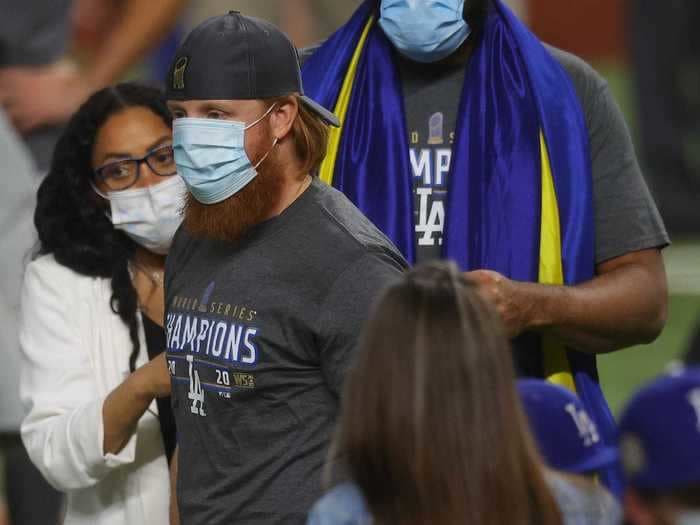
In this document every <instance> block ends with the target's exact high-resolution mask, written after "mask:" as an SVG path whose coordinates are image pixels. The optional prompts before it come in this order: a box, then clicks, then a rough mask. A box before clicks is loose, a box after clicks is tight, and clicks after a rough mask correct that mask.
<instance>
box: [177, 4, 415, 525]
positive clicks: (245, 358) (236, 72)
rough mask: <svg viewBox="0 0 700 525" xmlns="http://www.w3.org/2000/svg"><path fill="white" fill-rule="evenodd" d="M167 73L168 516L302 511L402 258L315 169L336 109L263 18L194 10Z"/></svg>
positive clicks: (209, 519) (292, 514) (217, 520)
mask: <svg viewBox="0 0 700 525" xmlns="http://www.w3.org/2000/svg"><path fill="white" fill-rule="evenodd" d="M168 84H169V85H168V104H169V106H170V109H171V112H172V114H173V117H174V119H175V120H174V132H173V135H174V144H173V147H174V151H175V159H176V162H177V166H178V171H179V173H180V175H181V176H182V177H183V179H184V180H185V182H186V184H187V186H188V189H189V195H188V200H187V204H186V207H185V219H184V224H183V228H182V229H181V230H180V231H179V232H178V234H177V236H176V238H175V240H174V243H173V246H172V248H171V251H170V257H169V259H168V262H167V268H166V283H165V284H166V305H167V306H166V308H167V312H166V326H167V346H168V348H167V359H168V367H169V370H170V374H171V377H172V392H173V393H172V399H173V406H174V413H175V418H176V423H177V428H178V446H179V451H178V457H177V470H178V474H177V490H176V492H177V504H178V507H179V515H180V517H181V520H182V522H183V523H207V524H211V525H214V524H224V523H226V524H228V523H234V522H235V523H246V524H252V523H260V524H263V523H264V524H272V523H303V522H304V521H305V517H306V513H307V511H308V510H309V508H310V506H311V504H312V503H313V501H314V500H315V499H316V498H317V497H318V496H319V495H320V491H321V483H320V472H321V470H322V465H323V462H324V459H325V454H326V449H327V445H328V442H329V438H330V435H331V432H332V428H333V425H334V423H335V420H336V414H337V412H338V401H339V394H340V389H341V385H342V380H343V374H344V372H345V370H346V367H347V364H348V362H349V360H350V359H351V358H352V356H353V353H354V351H355V348H356V346H357V343H358V336H359V334H360V330H361V325H362V323H363V321H364V320H365V318H366V317H367V315H368V312H369V308H370V304H371V302H372V300H373V299H374V296H375V294H376V293H377V292H378V291H379V290H380V289H381V288H382V287H383V286H384V285H385V284H388V283H389V282H391V281H392V280H394V279H395V278H397V277H399V276H400V274H401V272H402V271H403V270H404V269H405V267H406V263H405V261H404V259H403V258H402V256H401V255H400V253H399V252H398V251H397V249H396V248H395V247H394V246H393V245H392V244H391V242H390V241H389V240H388V239H387V238H386V237H385V236H384V235H383V234H382V233H380V232H379V230H377V229H376V228H375V227H374V226H373V225H372V224H371V223H370V222H369V221H368V220H367V219H366V218H365V217H364V216H363V215H362V214H361V213H360V212H359V211H358V210H357V208H355V207H354V206H353V205H352V204H351V203H350V201H349V200H347V199H346V198H345V197H344V196H343V195H342V194H341V193H340V192H338V191H336V190H334V189H333V188H331V187H329V186H327V185H325V184H324V183H322V182H320V181H319V180H318V179H317V178H316V177H314V176H313V174H314V173H315V172H316V170H317V167H318V165H319V164H320V162H321V160H322V158H323V156H324V155H325V152H326V147H327V136H328V129H327V125H328V124H330V125H337V119H336V117H335V116H334V115H333V114H332V113H330V112H328V111H327V110H325V109H323V108H322V107H320V106H319V105H317V104H316V103H315V102H313V101H312V100H310V99H308V98H307V97H305V96H304V95H303V88H302V85H301V75H300V71H299V62H298V58H297V53H296V50H295V49H294V47H293V46H292V44H291V43H290V42H289V40H288V39H287V38H286V37H285V36H284V35H283V34H282V33H281V32H280V31H279V30H278V29H277V28H276V27H274V26H273V25H271V24H268V23H266V22H263V21H261V20H256V19H253V18H248V17H245V16H242V15H241V14H240V13H238V12H230V13H229V14H227V15H224V16H220V17H216V18H212V19H210V20H208V21H206V22H204V23H203V24H202V25H200V26H199V27H197V28H196V29H195V30H194V31H193V32H192V33H191V34H190V35H189V36H188V38H187V39H186V40H185V42H184V43H183V45H182V47H181V48H180V50H179V51H178V53H177V55H176V57H175V60H174V63H173V66H172V69H171V73H170V77H169V82H168Z"/></svg>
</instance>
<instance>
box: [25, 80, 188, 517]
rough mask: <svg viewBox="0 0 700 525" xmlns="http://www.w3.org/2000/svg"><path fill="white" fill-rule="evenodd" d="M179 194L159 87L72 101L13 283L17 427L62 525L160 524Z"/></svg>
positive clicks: (169, 428)
mask: <svg viewBox="0 0 700 525" xmlns="http://www.w3.org/2000/svg"><path fill="white" fill-rule="evenodd" d="M185 191H186V190H185V186H184V183H183V182H182V180H181V179H180V177H179V176H178V175H177V172H176V167H175V162H174V159H173V152H172V137H171V117H170V112H169V111H168V108H167V106H166V104H165V100H164V98H163V95H162V93H161V92H160V91H158V90H156V89H153V88H148V87H143V86H139V85H135V84H120V85H117V86H115V87H109V88H105V89H103V90H101V91H99V92H97V93H96V94H94V95H93V96H91V97H90V98H89V99H88V100H87V102H85V104H84V105H83V106H81V108H80V109H79V110H78V112H77V113H76V114H75V115H74V116H73V117H72V119H71V120H70V121H69V122H68V124H67V126H66V129H65V131H64V132H63V134H62V135H61V137H60V139H59V141H58V144H57V147H56V153H55V155H54V157H53V161H52V164H51V169H50V171H49V174H48V175H47V177H46V178H45V179H44V180H43V182H42V184H41V186H40V188H39V192H38V197H37V201H38V202H37V209H36V214H35V224H36V228H37V230H38V234H39V241H40V249H39V255H38V257H37V258H36V259H35V260H34V261H33V262H31V263H30V264H29V266H28V267H27V270H26V275H25V278H24V287H23V293H22V309H21V312H22V314H21V325H20V343H21V348H22V354H23V363H22V375H21V381H20V395H21V397H22V400H23V401H24V403H26V405H27V406H28V409H29V412H28V415H27V416H26V418H25V419H24V421H23V422H22V428H21V430H22V439H23V441H24V444H25V446H26V448H27V451H28V453H29V456H30V457H31V459H32V461H33V462H34V463H35V465H36V466H37V467H38V468H39V470H40V471H41V472H42V474H43V475H44V476H45V477H46V479H47V480H48V481H49V482H50V483H51V484H52V485H53V486H54V487H55V488H57V489H59V490H61V491H62V492H65V493H66V494H67V509H66V518H65V523H66V524H86V525H87V524H94V523H109V524H115V525H117V524H124V525H127V524H135V523H154V524H166V523H168V507H169V475H168V461H169V460H170V458H171V457H172V453H173V450H174V448H175V427H174V420H173V416H172V410H171V408H170V403H169V397H167V396H169V393H170V377H169V375H168V371H167V367H166V364H165V356H164V354H163V350H164V349H165V332H164V330H163V311H164V306H163V297H164V293H163V266H164V263H165V254H166V253H167V252H168V249H169V247H170V243H171V241H172V237H173V234H174V233H175V230H176V229H177V228H178V226H179V225H180V222H181V220H182V219H181V214H180V208H181V206H182V203H183V197H184V194H185ZM34 504H35V505H36V504H37V502H36V501H35V502H34Z"/></svg>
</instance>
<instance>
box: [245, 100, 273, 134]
mask: <svg viewBox="0 0 700 525" xmlns="http://www.w3.org/2000/svg"><path fill="white" fill-rule="evenodd" d="M276 107H277V104H272V105H271V106H270V108H269V109H268V110H267V111H266V112H265V113H263V116H262V117H260V118H259V119H258V120H256V121H255V122H251V123H250V124H248V125H247V126H246V127H245V128H243V129H244V130H245V131H248V130H249V129H250V128H252V127H253V126H257V125H258V124H259V123H260V122H262V120H263V119H264V118H265V117H267V116H268V115H269V114H270V113H272V110H273V109H275V108H276Z"/></svg>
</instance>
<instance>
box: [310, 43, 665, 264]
mask: <svg viewBox="0 0 700 525" xmlns="http://www.w3.org/2000/svg"><path fill="white" fill-rule="evenodd" d="M316 49H318V46H315V47H311V48H308V49H305V50H302V52H301V59H302V60H305V59H307V58H308V57H310V56H311V55H312V54H313V52H314V51H315V50H316ZM548 49H549V50H550V52H551V53H552V54H553V55H554V57H555V58H556V59H557V60H558V61H559V63H560V64H561V65H562V67H563V68H564V69H565V70H566V71H567V73H568V74H569V76H570V78H571V80H572V82H573V84H574V87H575V89H576V93H577V95H578V97H579V100H580V102H581V107H582V108H583V112H584V115H585V118H586V124H587V127H588V134H589V139H590V145H591V161H592V164H591V165H592V172H593V205H594V214H595V238H596V245H595V250H596V255H595V257H596V263H601V262H604V261H607V260H609V259H612V258H615V257H618V256H620V255H624V254H626V253H630V252H633V251H637V250H643V249H647V248H656V247H663V246H666V245H667V244H668V243H669V238H668V235H667V233H666V229H665V228H664V224H663V221H662V220H661V217H660V215H659V212H658V210H657V208H656V205H655V203H654V200H653V199H652V197H651V195H650V193H649V189H648V188H647V185H646V183H645V181H644V178H643V177H642V173H641V170H640V168H639V164H638V162H637V157H636V154H635V151H634V146H633V144H632V139H631V137H630V133H629V130H628V128H627V125H626V124H625V120H624V117H623V116H622V112H621V111H620V109H619V107H618V105H617V104H616V102H615V100H614V98H613V96H612V94H611V92H610V89H609V88H608V85H607V82H606V81H605V80H604V79H603V78H602V77H601V76H600V75H599V74H598V73H597V72H596V71H595V70H594V69H593V68H591V67H590V66H589V65H588V64H586V63H585V62H584V61H583V60H581V59H580V58H578V57H576V56H574V55H572V54H570V53H567V52H565V51H561V50H559V49H556V48H553V47H549V46H548ZM396 56H397V57H398V60H397V62H398V66H399V72H400V75H401V80H402V86H403V91H404V104H405V111H406V125H407V129H408V135H409V136H408V144H409V156H410V165H411V173H410V174H407V176H411V178H412V180H413V192H414V231H415V245H416V258H417V261H418V262H423V261H428V260H432V259H439V258H441V254H442V236H443V231H444V227H445V206H446V203H447V188H448V182H449V181H448V178H449V172H450V165H451V161H452V144H453V142H454V135H455V127H456V123H457V112H458V107H459V102H460V98H461V96H462V88H463V86H464V74H465V65H464V64H456V65H452V66H445V65H444V64H439V65H438V64H435V65H433V64H419V63H417V62H412V61H410V60H408V59H405V58H403V57H401V55H399V54H398V53H397V54H396Z"/></svg>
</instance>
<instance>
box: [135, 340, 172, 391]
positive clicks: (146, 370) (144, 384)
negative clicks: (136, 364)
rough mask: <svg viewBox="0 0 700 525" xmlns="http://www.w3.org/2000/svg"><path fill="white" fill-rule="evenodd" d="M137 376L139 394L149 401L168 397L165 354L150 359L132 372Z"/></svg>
mask: <svg viewBox="0 0 700 525" xmlns="http://www.w3.org/2000/svg"><path fill="white" fill-rule="evenodd" d="M136 375H139V377H138V378H137V379H138V382H139V385H140V388H139V390H140V392H141V394H142V395H145V396H147V397H148V398H149V400H150V399H153V398H160V397H167V396H169V395H170V374H169V373H168V362H167V361H166V359H165V352H162V353H161V354H159V355H158V357H156V358H155V359H152V360H151V361H149V362H148V363H146V364H145V365H143V366H142V367H141V368H139V369H138V370H136V371H135V372H134V376H136Z"/></svg>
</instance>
